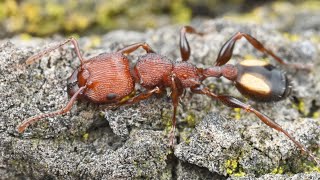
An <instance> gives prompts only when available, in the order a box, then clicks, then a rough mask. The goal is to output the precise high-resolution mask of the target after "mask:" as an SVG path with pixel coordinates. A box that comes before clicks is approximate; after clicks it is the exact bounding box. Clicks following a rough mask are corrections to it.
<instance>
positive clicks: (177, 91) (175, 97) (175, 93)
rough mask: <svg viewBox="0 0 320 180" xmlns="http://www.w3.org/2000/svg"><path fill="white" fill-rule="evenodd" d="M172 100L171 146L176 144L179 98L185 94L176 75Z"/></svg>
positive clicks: (173, 77)
mask: <svg viewBox="0 0 320 180" xmlns="http://www.w3.org/2000/svg"><path fill="white" fill-rule="evenodd" d="M171 84H172V85H171V89H172V92H171V98H172V105H173V115H172V129H171V132H170V146H173V144H174V141H173V140H174V134H175V130H176V115H177V108H178V105H179V97H180V96H181V95H182V94H183V86H182V84H181V81H180V80H179V79H178V78H176V77H175V75H172V76H171Z"/></svg>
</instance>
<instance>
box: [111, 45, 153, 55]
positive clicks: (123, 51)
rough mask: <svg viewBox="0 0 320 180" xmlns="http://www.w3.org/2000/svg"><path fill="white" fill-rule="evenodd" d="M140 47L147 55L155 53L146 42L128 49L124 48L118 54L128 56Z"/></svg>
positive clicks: (130, 46)
mask: <svg viewBox="0 0 320 180" xmlns="http://www.w3.org/2000/svg"><path fill="white" fill-rule="evenodd" d="M139 47H142V48H143V49H144V50H145V51H146V52H147V53H155V51H154V50H153V49H152V48H151V47H150V46H149V44H147V43H145V42H140V43H135V44H131V45H129V46H127V47H124V48H123V49H120V50H119V51H117V52H119V53H121V54H124V55H128V54H130V53H132V52H133V51H135V50H137V49H138V48H139Z"/></svg>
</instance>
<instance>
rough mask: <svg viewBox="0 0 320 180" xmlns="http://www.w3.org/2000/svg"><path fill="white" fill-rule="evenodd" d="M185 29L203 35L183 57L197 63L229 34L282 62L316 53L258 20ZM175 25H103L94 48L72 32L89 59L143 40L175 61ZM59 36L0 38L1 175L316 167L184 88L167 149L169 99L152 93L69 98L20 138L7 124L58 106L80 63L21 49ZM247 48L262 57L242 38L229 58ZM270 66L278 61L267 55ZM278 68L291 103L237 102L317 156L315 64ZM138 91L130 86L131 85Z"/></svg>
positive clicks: (64, 55) (168, 174) (205, 62)
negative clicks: (112, 102)
mask: <svg viewBox="0 0 320 180" xmlns="http://www.w3.org/2000/svg"><path fill="white" fill-rule="evenodd" d="M194 26H195V27H196V28H197V29H199V30H203V31H205V32H206V34H205V35H204V36H202V37H199V36H195V35H188V39H189V40H190V46H191V48H192V55H191V59H190V62H191V63H193V64H196V65H197V66H198V67H208V66H210V65H212V64H213V62H214V61H215V58H216V56H217V53H218V52H219V49H220V47H221V46H222V44H223V43H224V42H226V40H228V39H229V38H230V37H231V36H232V35H233V34H234V33H235V32H238V31H242V32H247V33H249V34H251V35H252V36H254V37H256V38H257V39H259V40H261V42H262V43H263V44H265V46H266V47H268V48H270V49H271V50H273V51H274V52H275V53H276V54H277V55H278V56H280V57H282V58H283V59H285V60H286V61H289V62H302V60H303V63H313V62H315V63H316V60H317V57H318V54H319V46H316V45H314V43H313V42H312V41H310V40H308V39H301V40H299V41H295V42H291V41H290V40H289V39H287V38H285V37H283V36H282V34H280V33H279V32H276V31H274V30H271V29H270V28H262V27H260V26H257V25H243V24H238V23H234V22H231V21H225V20H222V19H217V20H211V21H198V22H194ZM179 28H180V27H178V26H166V27H163V28H160V29H157V30H148V31H146V32H143V33H142V32H134V31H123V30H119V31H112V32H110V33H107V34H106V35H104V36H103V37H102V38H101V44H98V45H97V46H94V43H93V41H94V40H93V39H92V38H90V37H81V38H80V39H79V44H80V47H81V49H82V50H83V51H84V56H85V57H92V56H94V55H96V54H100V53H102V52H114V51H116V50H117V49H119V48H122V47H124V46H126V45H129V44H132V43H135V42H139V41H146V42H147V43H149V44H150V45H151V47H152V48H153V49H154V50H155V51H157V52H158V53H161V54H164V55H166V56H167V57H169V58H170V59H172V60H179V59H180V56H179V48H178V34H179ZM63 39H64V38H61V37H54V38H52V39H36V38H34V39H30V40H29V41H28V42H25V41H23V40H21V39H19V38H18V37H14V38H11V39H10V40H1V42H0V43H1V46H0V64H1V66H0V83H1V86H0V92H1V93H0V100H1V102H2V105H1V107H0V112H1V114H0V119H1V121H0V142H1V146H0V153H1V158H0V165H1V166H0V167H1V168H0V173H1V174H4V176H3V177H4V178H5V179H11V178H16V179H17V178H19V177H29V178H36V179H40V178H53V179H55V178H57V179H72V178H73V179H74V178H87V179H90V178H92V179H101V178H106V179H107V178H119V179H126V178H150V179H151V178H153V179H172V178H177V179H184V177H187V176H189V177H194V178H198V179H202V178H203V177H207V176H215V177H217V178H221V179H224V178H227V177H232V178H236V177H238V176H245V177H248V178H251V177H260V176H263V175H265V176H270V177H272V176H273V175H271V174H270V173H272V172H273V173H295V174H296V173H305V172H309V171H314V169H316V167H315V165H314V164H313V162H311V161H308V160H307V157H306V156H305V155H301V153H300V151H299V150H298V149H297V148H296V147H295V146H294V145H293V143H292V142H291V141H290V140H289V139H288V138H287V137H285V136H284V135H282V134H281V133H278V132H276V131H275V130H272V129H271V128H269V127H267V126H266V125H265V124H263V123H261V122H260V121H259V119H258V118H257V117H255V116H254V115H252V114H248V113H245V112H237V111H234V110H233V109H230V108H228V107H226V106H224V105H222V104H220V103H216V102H215V101H213V100H212V99H210V98H208V97H205V96H201V95H193V94H191V93H190V92H189V91H187V93H186V95H185V96H184V97H183V98H182V99H181V101H180V106H179V113H178V116H177V119H178V122H177V133H176V135H177V137H176V143H177V144H176V145H175V148H174V152H171V149H170V148H169V147H168V143H169V138H168V137H167V136H168V134H169V132H170V128H171V116H172V107H171V100H170V98H168V96H164V97H152V98H150V99H148V100H146V101H142V102H140V103H137V104H135V105H132V106H123V107H120V108H118V109H116V110H111V108H110V107H107V106H104V105H102V106H97V105H93V104H91V103H88V102H77V103H76V104H75V105H74V107H73V108H72V110H71V112H70V113H68V114H66V115H63V116H57V117H54V118H47V119H43V120H41V121H39V122H37V123H35V124H33V125H31V126H30V127H29V128H28V129H27V131H26V132H25V133H24V134H19V133H18V132H17V131H16V126H17V125H18V124H19V123H20V122H21V121H22V120H23V119H25V118H28V117H30V116H34V115H38V114H40V113H42V112H50V111H54V110H57V109H59V108H61V107H63V106H64V105H65V104H66V103H67V102H68V97H67V93H66V78H67V77H68V76H70V75H71V73H72V71H73V70H74V69H75V68H76V67H77V66H78V65H79V60H78V58H77V57H76V56H75V54H74V52H73V49H72V45H66V46H65V47H63V48H61V49H59V50H57V51H55V52H52V53H51V54H50V55H49V56H46V57H43V58H42V59H41V60H40V61H38V62H35V63H34V64H32V65H30V66H26V65H25V64H24V62H25V60H26V58H27V57H29V56H30V55H32V54H34V53H36V52H38V51H40V50H41V49H43V48H46V47H49V46H50V45H48V44H50V43H53V42H59V41H62V40H63ZM143 53H144V52H143V51H142V50H141V51H140V50H139V51H137V52H135V53H133V54H131V55H130V56H129V58H130V59H131V60H132V64H134V63H135V62H136V60H137V57H138V56H139V55H141V54H143ZM249 54H250V55H251V57H254V58H261V57H263V56H262V55H261V53H260V52H258V51H257V50H255V49H254V48H253V47H252V46H251V45H250V44H248V43H247V42H246V41H245V40H241V41H239V42H237V44H236V46H235V49H234V55H233V61H231V62H230V63H235V61H237V60H241V59H243V58H244V57H245V56H248V55H249ZM270 62H272V63H273V64H277V63H276V62H275V61H273V60H272V59H271V58H270ZM279 68H283V69H284V70H286V71H287V72H288V76H290V77H291V79H292V84H293V88H294V91H293V96H294V97H295V98H294V99H295V103H296V104H295V105H294V106H296V108H295V107H292V106H293V105H292V104H293V103H292V102H291V101H290V99H286V100H284V101H281V102H277V103H271V104H258V103H254V102H251V101H245V102H246V103H248V104H251V105H252V106H253V107H255V108H257V109H259V110H260V111H261V112H263V113H265V114H267V115H268V116H269V117H271V118H272V119H274V120H275V121H276V122H277V123H279V124H280V125H281V126H283V128H284V129H286V130H288V131H289V132H290V133H291V134H292V135H293V136H294V137H295V138H296V139H297V140H299V141H300V142H301V143H303V144H304V145H305V146H306V147H307V148H308V149H310V150H314V152H315V153H316V151H317V149H318V148H317V146H318V145H319V144H320V142H319V136H320V132H319V129H320V127H319V123H318V121H319V118H316V115H317V112H318V109H319V106H318V104H319V94H320V92H319V89H320V87H319V86H318V84H319V78H318V77H317V76H315V73H316V72H318V71H319V66H315V67H314V71H313V72H311V73H306V72H301V71H294V70H292V69H290V68H289V67H284V66H279ZM205 84H206V85H208V86H209V87H210V88H212V89H213V90H214V91H215V92H216V93H223V94H230V95H234V96H238V97H241V96H240V94H239V93H238V92H237V91H236V90H235V88H234V87H233V86H232V83H230V82H229V81H227V80H226V79H208V80H206V81H205ZM142 90H143V89H141V88H139V87H138V91H142ZM317 107H318V108H317ZM236 119H239V120H236ZM318 156H319V155H318ZM188 174H189V175H188ZM266 174H268V175H266ZM301 176H306V177H308V175H307V174H303V175H301ZM316 176H317V175H315V177H316ZM275 177H277V176H275Z"/></svg>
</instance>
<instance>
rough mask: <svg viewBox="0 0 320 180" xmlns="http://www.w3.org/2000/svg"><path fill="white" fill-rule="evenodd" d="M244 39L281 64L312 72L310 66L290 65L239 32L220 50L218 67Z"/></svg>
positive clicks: (217, 61)
mask: <svg viewBox="0 0 320 180" xmlns="http://www.w3.org/2000/svg"><path fill="white" fill-rule="evenodd" d="M242 37H245V39H246V40H247V41H248V42H249V43H250V44H251V45H252V46H253V47H254V48H256V49H257V50H259V51H260V52H262V53H264V54H267V55H270V56H272V57H273V58H274V59H275V60H276V61H278V62H279V63H280V64H283V65H287V66H292V67H293V68H295V69H302V70H310V68H311V66H310V65H304V64H300V63H288V62H285V61H284V60H282V59H281V58H280V57H278V56H277V55H275V54H274V53H273V52H272V51H271V50H269V49H267V48H265V47H264V46H263V45H262V43H261V42H259V41H258V40H257V39H255V38H254V37H252V36H251V35H249V34H246V33H242V32H238V33H236V34H235V35H233V36H232V37H231V38H230V39H229V40H228V41H227V42H226V43H225V44H224V45H223V46H222V47H221V49H220V51H219V54H218V57H217V60H216V64H215V65H216V66H222V65H224V64H226V63H227V62H228V61H229V60H230V59H231V56H232V53H233V48H234V45H235V43H236V41H238V40H239V39H241V38H242Z"/></svg>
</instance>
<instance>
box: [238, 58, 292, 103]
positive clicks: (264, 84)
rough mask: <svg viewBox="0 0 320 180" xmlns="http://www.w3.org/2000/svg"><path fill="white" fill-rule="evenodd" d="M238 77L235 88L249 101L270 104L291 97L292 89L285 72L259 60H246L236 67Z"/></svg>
mask: <svg viewBox="0 0 320 180" xmlns="http://www.w3.org/2000/svg"><path fill="white" fill-rule="evenodd" d="M236 66H237V70H238V75H237V78H236V80H235V86H236V88H237V89H238V90H239V92H240V93H241V94H243V95H244V96H247V97H248V98H249V99H252V100H255V101H260V102H270V101H279V100H282V99H284V98H286V97H288V96H289V94H290V93H291V87H290V86H289V80H288V78H287V76H286V75H285V73H284V72H282V71H281V70H279V69H277V68H276V67H274V66H273V65H271V64H268V63H266V62H264V61H259V60H244V61H242V62H240V63H239V64H237V65H236Z"/></svg>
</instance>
